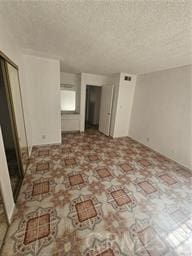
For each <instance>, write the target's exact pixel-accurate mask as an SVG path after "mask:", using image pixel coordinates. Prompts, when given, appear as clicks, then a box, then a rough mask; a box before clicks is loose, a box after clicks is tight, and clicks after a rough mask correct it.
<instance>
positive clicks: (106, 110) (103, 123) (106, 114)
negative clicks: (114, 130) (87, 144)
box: [99, 85, 113, 136]
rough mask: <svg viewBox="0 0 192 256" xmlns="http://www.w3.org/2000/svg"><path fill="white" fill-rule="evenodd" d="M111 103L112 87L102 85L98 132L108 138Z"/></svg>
mask: <svg viewBox="0 0 192 256" xmlns="http://www.w3.org/2000/svg"><path fill="white" fill-rule="evenodd" d="M112 101H113V85H104V86H102V89H101V105H100V117H99V131H100V132H102V133H104V134H105V135H107V136H109V133H110V123H111V110H112Z"/></svg>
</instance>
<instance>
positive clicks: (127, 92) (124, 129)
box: [112, 73, 136, 137]
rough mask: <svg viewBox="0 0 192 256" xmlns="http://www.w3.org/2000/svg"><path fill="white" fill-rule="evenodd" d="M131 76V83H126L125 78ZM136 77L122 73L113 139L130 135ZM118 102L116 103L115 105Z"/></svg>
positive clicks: (115, 100) (116, 100)
mask: <svg viewBox="0 0 192 256" xmlns="http://www.w3.org/2000/svg"><path fill="white" fill-rule="evenodd" d="M125 76H130V77H131V81H125V80H124V77H125ZM117 82H118V80H117ZM135 85H136V76H135V75H132V74H127V73H120V76H119V86H118V89H117V94H118V95H117V96H116V97H117V98H116V99H114V104H116V114H115V121H114V126H113V131H112V136H113V137H124V136H128V134H129V126H130V118H131V111H132V105H133V98H134V91H135ZM115 102H116V103H115Z"/></svg>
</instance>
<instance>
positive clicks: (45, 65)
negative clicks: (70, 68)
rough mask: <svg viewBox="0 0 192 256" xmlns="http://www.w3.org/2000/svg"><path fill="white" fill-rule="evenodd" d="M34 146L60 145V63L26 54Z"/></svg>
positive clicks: (27, 96)
mask: <svg viewBox="0 0 192 256" xmlns="http://www.w3.org/2000/svg"><path fill="white" fill-rule="evenodd" d="M23 58H24V82H25V88H26V90H27V94H26V95H25V96H26V98H27V101H28V109H29V110H28V111H29V113H28V115H29V119H30V125H31V132H32V136H31V137H32V145H41V144H51V143H61V111H60V63H59V61H58V60H55V59H48V58H42V57H37V56H32V55H24V56H23Z"/></svg>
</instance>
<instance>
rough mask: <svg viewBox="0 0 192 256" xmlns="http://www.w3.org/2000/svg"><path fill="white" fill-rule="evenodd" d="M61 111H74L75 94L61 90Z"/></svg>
mask: <svg viewBox="0 0 192 256" xmlns="http://www.w3.org/2000/svg"><path fill="white" fill-rule="evenodd" d="M61 110H62V111H75V110H76V92H75V91H70V90H61Z"/></svg>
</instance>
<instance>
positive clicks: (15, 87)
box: [6, 62, 29, 173]
mask: <svg viewBox="0 0 192 256" xmlns="http://www.w3.org/2000/svg"><path fill="white" fill-rule="evenodd" d="M6 69H7V75H8V83H9V90H10V94H11V98H12V104H13V111H14V116H15V122H16V127H17V134H18V141H19V149H20V157H21V162H22V169H23V170H22V171H23V172H24V173H25V171H26V168H27V165H28V160H29V152H28V143H27V136H26V129H25V120H24V113H23V104H22V98H21V91H20V90H21V89H20V84H19V73H18V70H17V69H16V68H15V67H14V66H12V65H11V64H9V63H8V62H7V63H6Z"/></svg>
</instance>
